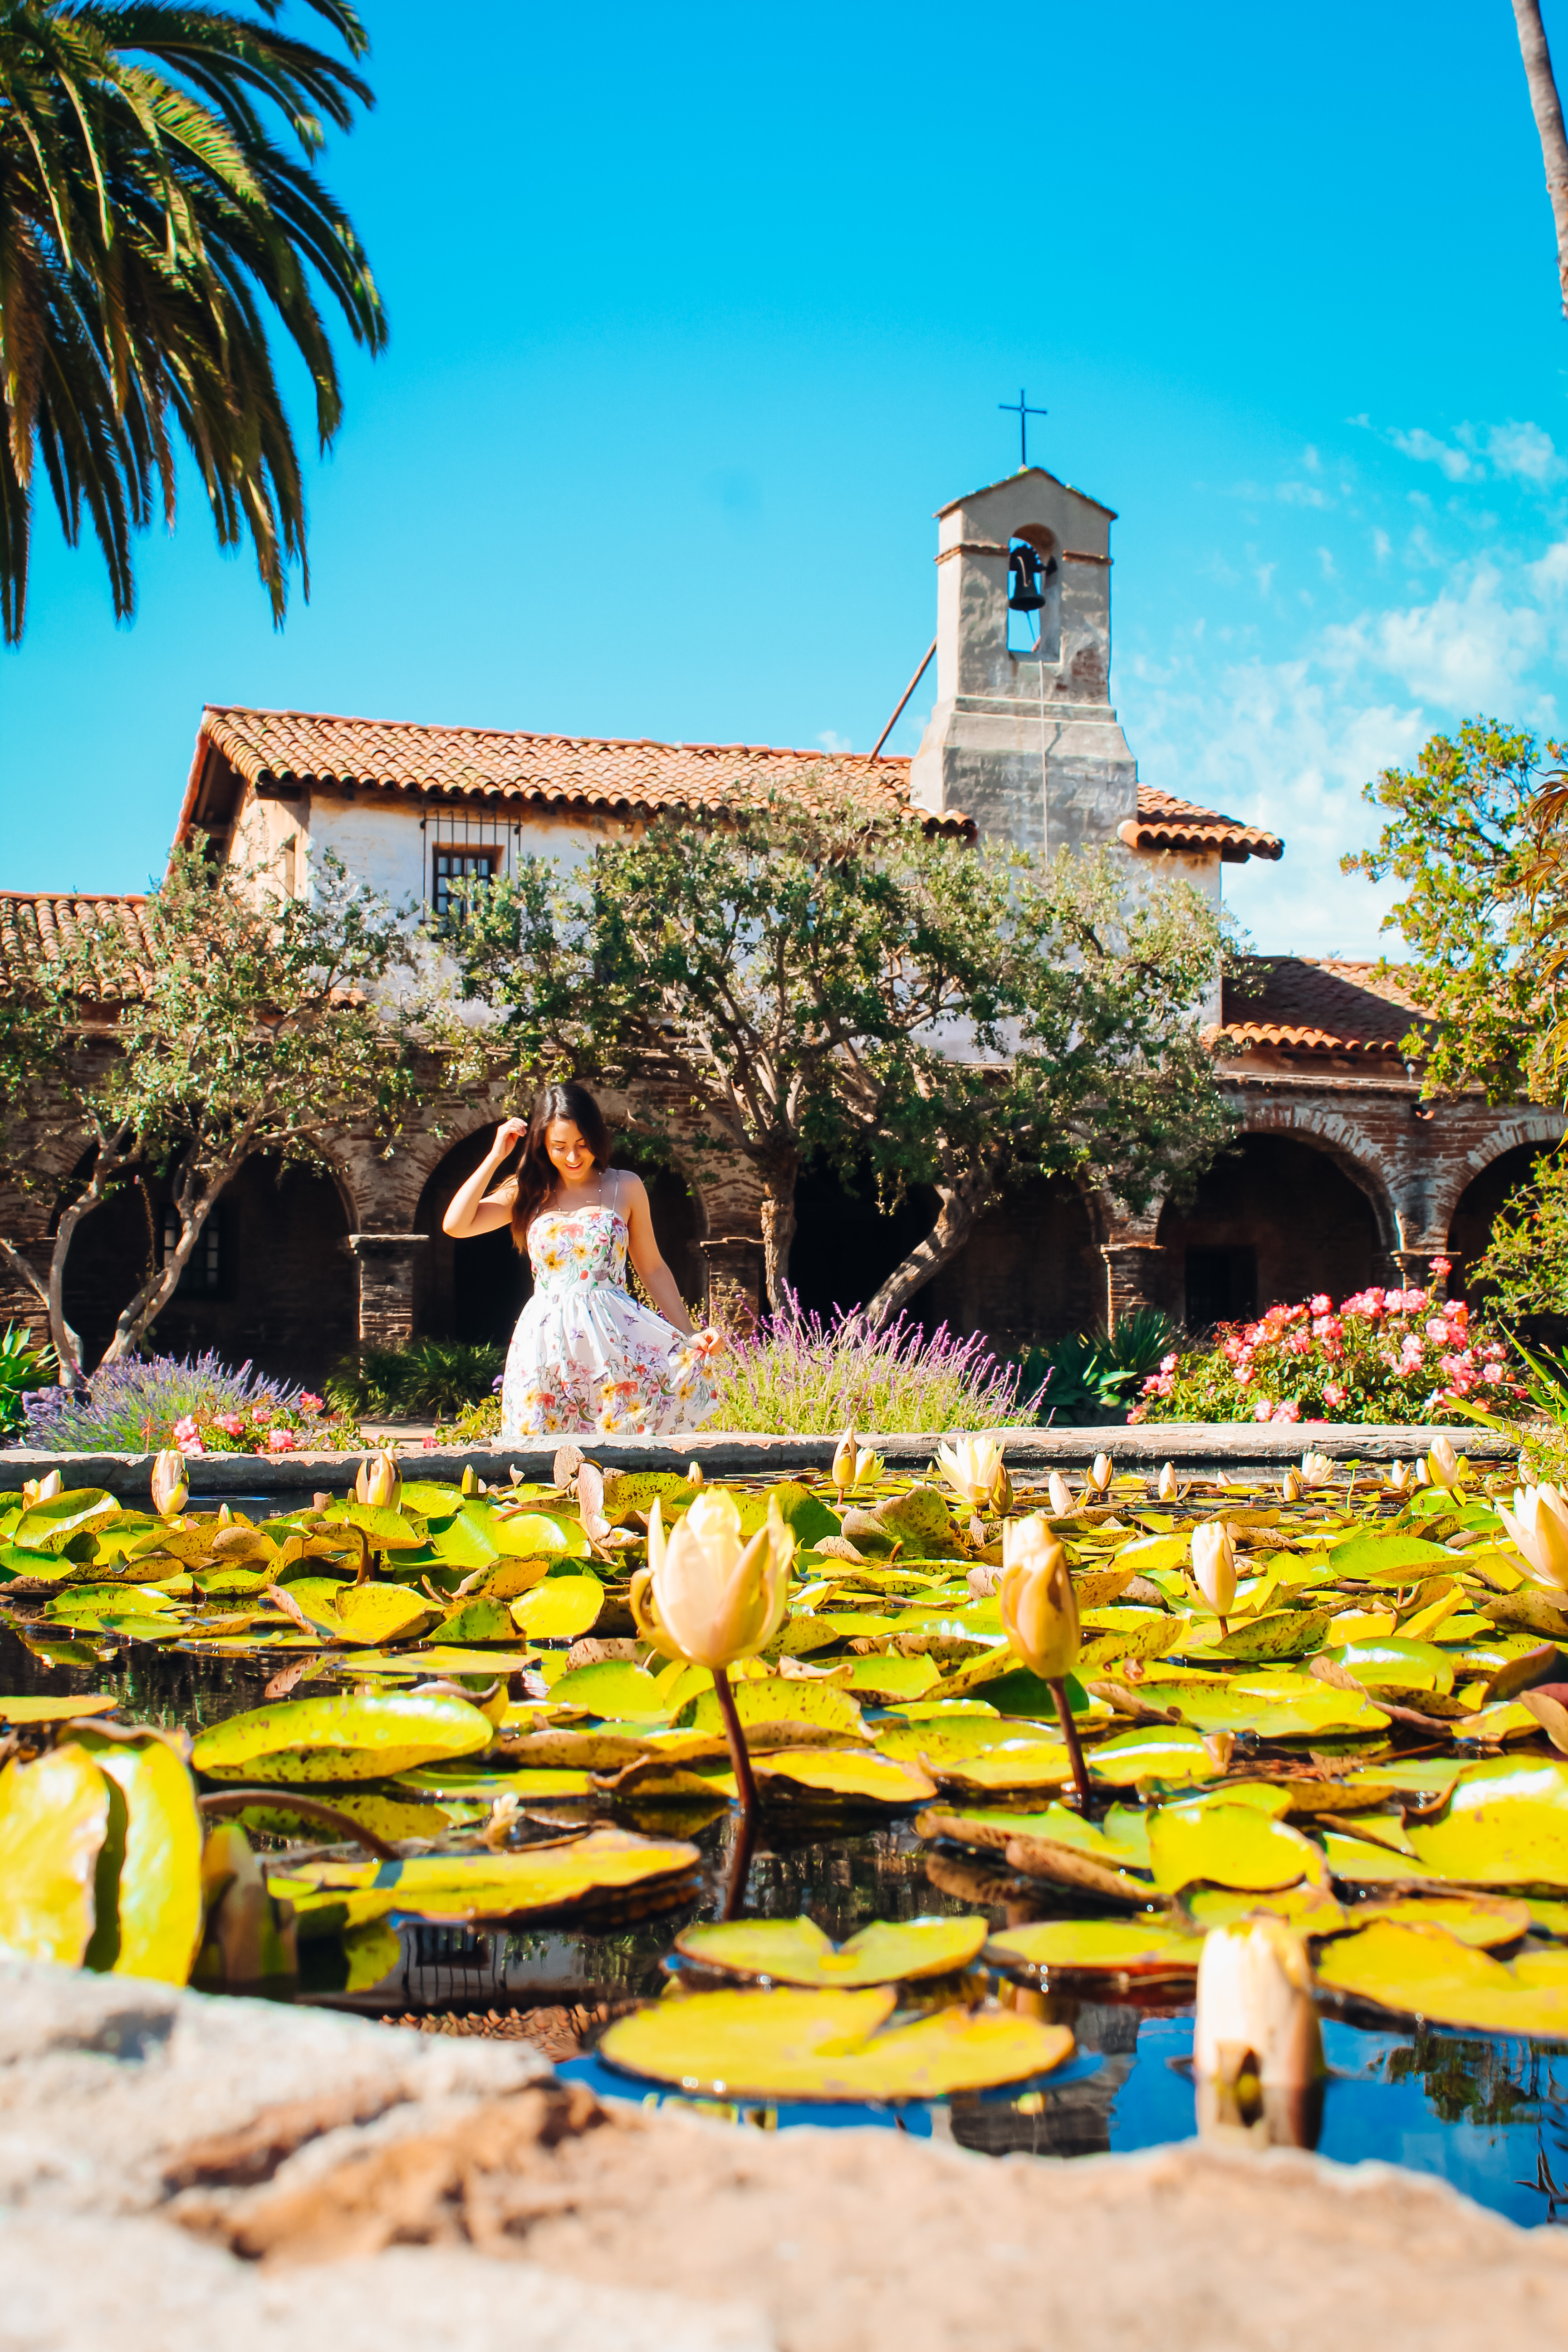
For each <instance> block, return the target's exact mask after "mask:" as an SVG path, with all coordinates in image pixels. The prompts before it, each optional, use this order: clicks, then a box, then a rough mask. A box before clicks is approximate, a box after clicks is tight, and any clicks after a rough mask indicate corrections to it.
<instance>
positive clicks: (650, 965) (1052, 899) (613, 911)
mask: <svg viewBox="0 0 1568 2352" xmlns="http://www.w3.org/2000/svg"><path fill="white" fill-rule="evenodd" d="M1221 947H1222V942H1221V935H1220V933H1219V931H1218V929H1216V927H1215V921H1214V919H1213V916H1212V914H1211V913H1210V911H1209V910H1208V908H1206V907H1205V905H1204V903H1203V902H1202V901H1201V900H1200V899H1199V898H1197V897H1196V895H1195V894H1194V892H1193V891H1192V890H1191V889H1190V888H1188V887H1185V886H1180V885H1178V886H1173V887H1166V888H1163V889H1161V890H1158V891H1156V892H1153V893H1152V894H1151V895H1149V896H1147V897H1142V898H1133V899H1131V900H1130V899H1129V897H1128V892H1127V877H1126V875H1125V871H1124V870H1123V869H1122V868H1121V867H1120V866H1112V864H1111V862H1110V860H1109V859H1108V858H1104V857H1075V856H1062V857H1060V858H1058V859H1057V860H1056V861H1055V862H1054V863H1053V864H1052V865H1051V866H1049V867H1048V868H1042V867H1039V866H1037V865H1035V864H1033V863H1032V862H1031V861H1030V860H1029V859H1028V858H1027V857H1026V856H1022V855H1021V854H1018V853H1015V852H1007V851H1003V850H1000V849H997V848H995V847H986V848H983V849H981V850H978V851H975V850H971V849H969V848H966V847H964V846H963V845H960V844H957V843H953V842H947V841H928V840H926V839H925V837H924V836H923V835H922V834H921V831H920V829H919V828H918V826H917V825H915V824H910V823H907V822H902V821H900V822H899V823H896V824H885V823H881V822H879V821H877V820H874V819H872V818H869V817H868V815H867V814H866V812H865V811H864V810H863V809H860V808H858V807H856V806H854V805H852V804H850V803H839V804H837V805H835V804H833V803H827V802H826V801H825V802H824V803H822V804H821V805H819V806H818V807H816V808H815V809H812V810H803V809H801V808H798V807H796V808H789V809H786V808H784V807H782V806H780V805H779V804H777V803H769V804H768V805H766V806H764V807H763V808H760V809H757V810H756V811H754V812H752V813H751V814H747V815H746V816H745V817H744V818H743V819H742V821H741V823H740V824H738V825H737V826H736V827H734V828H733V829H731V830H720V829H719V828H717V827H715V828H713V829H712V830H710V831H703V830H701V829H700V828H698V827H696V826H694V825H692V824H690V823H689V822H682V823H679V824H675V823H663V824H654V825H650V826H649V827H648V829H647V833H646V834H645V835H643V837H642V838H641V839H639V840H636V841H614V842H605V843H603V844H601V845H599V847H598V848H597V849H596V850H595V854H594V856H593V858H592V859H591V860H590V861H589V862H588V863H587V864H586V865H584V866H578V867H575V868H574V869H572V871H571V872H569V873H564V872H563V871H562V870H561V868H560V867H559V866H556V865H555V864H554V863H552V862H549V861H544V860H533V861H531V862H530V863H528V864H527V865H525V866H524V867H523V869H522V870H521V873H520V874H519V876H518V877H516V879H515V880H514V881H512V882H509V883H504V884H499V885H497V886H495V887H492V888H490V889H489V890H488V891H486V892H485V893H484V894H483V897H482V898H481V900H480V901H479V903H478V904H477V905H476V907H475V908H473V909H472V910H471V912H470V917H469V920H468V923H467V924H466V925H465V926H464V928H463V929H462V932H461V934H460V937H459V939H458V942H457V951H458V955H459V957H460V960H461V964H462V985H463V987H464V989H465V990H466V992H468V994H469V995H471V996H474V997H478V998H482V999H483V1000H484V1001H485V1002H487V1003H489V1005H490V1006H491V1007H492V1008H493V1009H494V1010H495V1011H496V1012H497V1013H498V1014H499V1015H500V1032H499V1034H500V1035H501V1036H502V1037H504V1039H505V1040H506V1042H507V1044H508V1045H509V1047H510V1053H511V1055H512V1058H513V1061H514V1063H515V1065H516V1066H517V1069H518V1071H519V1073H520V1074H525V1075H527V1076H530V1077H537V1076H540V1075H541V1074H542V1073H543V1072H546V1071H549V1070H552V1069H556V1068H564V1067H566V1066H570V1067H572V1068H574V1069H576V1070H578V1071H587V1070H593V1071H595V1072H597V1073H598V1074H599V1075H600V1076H603V1077H605V1078H606V1079H608V1080H610V1081H612V1082H615V1083H625V1082H626V1080H627V1079H629V1078H632V1077H634V1076H640V1077H643V1078H646V1079H649V1080H653V1081H657V1082H658V1083H661V1084H662V1085H664V1086H665V1087H670V1086H673V1087H675V1088H676V1089H677V1090H678V1091H679V1097H680V1099H681V1100H682V1101H683V1102H684V1103H686V1104H688V1105H689V1107H690V1108H691V1110H692V1111H693V1112H694V1113H695V1114H696V1118H697V1119H698V1121H699V1123H700V1127H701V1129H702V1131H703V1135H704V1139H705V1141H706V1144H707V1145H708V1146H709V1147H710V1148H711V1149H712V1150H714V1151H715V1152H719V1153H723V1154H728V1155H732V1156H736V1157H741V1158H743V1159H745V1160H750V1161H751V1163H752V1166H753V1167H754V1169H755V1170H756V1171H757V1173H758V1175H759V1177H760V1179H761V1181H762V1185H763V1239H764V1247H765V1261H766V1272H767V1288H768V1297H769V1300H770V1303H771V1304H772V1306H773V1307H774V1309H775V1311H777V1310H779V1309H782V1307H783V1306H784V1298H785V1294H786V1291H787V1287H788V1277H789V1251H790V1244H791V1240H792V1237H793V1234H794V1228H795V1206H794V1202H795V1181H796V1178H797V1175H798V1173H799V1170H800V1166H801V1163H802V1160H803V1159H804V1158H805V1157H806V1156H807V1155H808V1154H810V1155H815V1156H816V1158H817V1159H818V1160H820V1161H822V1162H823V1163H825V1164H826V1165H828V1166H835V1167H837V1168H839V1169H841V1170H847V1169H848V1168H850V1167H851V1166H853V1165H855V1164H857V1163H858V1162H860V1161H862V1160H869V1161H870V1163H871V1165H872V1167H873V1169H874V1170H875V1171H876V1175H877V1178H878V1181H879V1187H880V1189H881V1190H882V1192H883V1193H884V1195H885V1196H886V1197H888V1198H889V1200H896V1198H897V1197H898V1195H899V1193H900V1191H901V1189H902V1188H903V1187H905V1186H907V1185H910V1184H917V1183H918V1184H926V1183H929V1184H931V1185H933V1186H934V1187H935V1189H936V1192H937V1194H938V1197H939V1202H940V1204H941V1205H940V1213H939V1217H938V1223H937V1226H936V1228H935V1230H934V1232H933V1234H931V1235H930V1236H928V1238H927V1240H926V1241H925V1242H923V1243H921V1244H920V1246H919V1247H918V1248H917V1249H916V1250H915V1251H914V1252H913V1253H911V1255H910V1257H909V1258H908V1259H907V1260H906V1261H905V1263H904V1265H902V1266H900V1268H899V1269H898V1270H897V1271H896V1273H895V1274H894V1275H893V1276H892V1277H891V1278H890V1279H889V1282H888V1283H886V1284H885V1285H884V1286H883V1288H882V1289H881V1290H880V1291H879V1293H878V1295H877V1297H876V1298H875V1299H874V1300H873V1301H872V1302H871V1306H870V1308H869V1313H870V1316H871V1319H872V1320H873V1321H881V1320H883V1319H885V1318H887V1317H888V1316H889V1315H891V1314H894V1313H896V1312H897V1311H898V1309H899V1308H900V1307H901V1306H902V1305H903V1304H904V1303H905V1301H906V1300H907V1299H908V1298H909V1297H911V1296H912V1295H913V1293H914V1292H915V1291H916V1290H917V1289H918V1288H919V1287H920V1286H921V1283H923V1282H924V1281H926V1280H928V1279H929V1278H930V1276H931V1275H932V1274H933V1273H934V1272H935V1271H936V1270H937V1268H938V1267H939V1266H940V1265H942V1264H943V1263H945V1261H946V1260H947V1259H948V1258H949V1257H951V1256H952V1255H954V1254H955V1253H956V1251H957V1250H958V1249H959V1248H960V1247H962V1245H963V1242H964V1240H966V1239H967V1237H968V1234H969V1233H970V1232H971V1230H972V1229H973V1224H974V1222H975V1219H976V1218H977V1217H978V1216H979V1215H981V1214H982V1213H984V1210H985V1209H986V1208H987V1207H988V1206H989V1204H990V1203H991V1202H992V1201H994V1199H995V1198H996V1197H997V1196H998V1194H999V1193H1000V1192H1002V1190H1003V1189H1004V1188H1005V1186H1006V1185H1007V1184H1009V1183H1011V1182H1015V1181H1024V1180H1026V1179H1028V1178H1031V1177H1041V1176H1047V1175H1073V1176H1079V1177H1081V1178H1082V1179H1084V1181H1090V1182H1113V1183H1114V1186H1115V1189H1116V1191H1117V1192H1118V1194H1119V1195H1120V1196H1121V1198H1123V1199H1125V1200H1126V1201H1128V1202H1131V1203H1132V1204H1133V1205H1138V1204H1141V1203H1142V1202H1146V1201H1147V1200H1148V1199H1150V1198H1151V1197H1152V1194H1153V1193H1154V1192H1155V1191H1156V1190H1158V1189H1160V1188H1162V1187H1163V1186H1165V1185H1167V1184H1169V1183H1171V1182H1173V1181H1179V1180H1180V1178H1181V1177H1182V1175H1183V1174H1184V1173H1185V1172H1186V1171H1189V1170H1190V1169H1192V1168H1193V1167H1194V1165H1196V1164H1199V1163H1201V1162H1202V1161H1203V1160H1206V1159H1207V1158H1208V1156H1209V1155H1210V1154H1211V1153H1212V1151H1213V1150H1214V1149H1215V1147H1216V1145H1217V1144H1218V1143H1219V1142H1220V1141H1222V1140H1223V1139H1224V1138H1225V1136H1226V1134H1227V1133H1228V1131H1229V1118H1228V1114H1227V1113H1226V1110H1225V1108H1224V1107H1223V1106H1222V1104H1221V1101H1220V1098H1219V1097H1218V1094H1217V1092H1216V1090H1215V1085H1214V1079H1213V1074H1212V1069H1211V1066H1210V1062H1209V1057H1208V1055H1207V1053H1206V1051H1205V1048H1204V1046H1203V1045H1202V1044H1201V1042H1200V1038H1199V1034H1198V1021H1199V1015H1200V1008H1201V1004H1202V1002H1203V999H1204V996H1205V992H1206V991H1207V989H1208V987H1209V986H1210V985H1211V983H1212V981H1213V978H1214V973H1215V967H1216V964H1217V962H1218V961H1219V959H1220V955H1221ZM955 1036H956V1037H958V1038H960V1039H962V1040H963V1041H964V1043H965V1044H966V1045H967V1046H968V1048H969V1051H968V1052H967V1053H966V1054H964V1055H955V1054H953V1053H952V1051H951V1050H950V1049H951V1046H952V1041H953V1039H954V1037H955Z"/></svg>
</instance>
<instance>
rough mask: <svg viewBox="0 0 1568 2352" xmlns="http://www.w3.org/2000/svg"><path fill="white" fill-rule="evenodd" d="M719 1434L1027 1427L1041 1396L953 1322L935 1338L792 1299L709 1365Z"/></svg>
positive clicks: (901, 1323) (900, 1322) (713, 1424)
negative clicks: (804, 1308)
mask: <svg viewBox="0 0 1568 2352" xmlns="http://www.w3.org/2000/svg"><path fill="white" fill-rule="evenodd" d="M708 1377H709V1378H710V1380H711V1381H712V1382H713V1385H714V1389H715V1391H716V1399H715V1405H714V1411H713V1416H712V1420H711V1421H710V1423H709V1426H710V1428H712V1429H740V1430H762V1431H766V1432H770V1433H772V1432H775V1431H776V1432H780V1433H795V1434H796V1435H801V1436H810V1435H816V1436H826V1437H834V1436H837V1433H838V1432H839V1431H840V1430H841V1429H843V1428H845V1427H846V1426H847V1425H848V1424H850V1423H853V1425H854V1426H855V1427H856V1428H857V1429H860V1430H868V1431H875V1432H878V1433H881V1434H888V1435H890V1434H892V1433H894V1432H897V1431H911V1432H916V1433H921V1434H923V1433H925V1432H926V1431H928V1430H948V1429H1026V1428H1028V1427H1029V1426H1030V1424H1031V1423H1033V1422H1034V1420H1035V1417H1036V1414H1037V1411H1038V1408H1039V1403H1040V1398H1039V1395H1038V1393H1036V1394H1035V1395H1032V1396H1024V1395H1021V1394H1020V1373H1019V1368H1018V1366H1017V1365H1016V1364H1002V1363H998V1361H997V1360H996V1358H995V1357H994V1355H993V1354H992V1353H991V1350H990V1349H989V1348H988V1347H987V1346H986V1344H985V1342H984V1339H983V1338H982V1337H981V1335H980V1334H979V1333H978V1332H976V1333H974V1334H973V1335H972V1336H971V1337H970V1338H969V1339H954V1338H953V1337H952V1333H951V1332H950V1331H949V1330H948V1328H947V1326H946V1324H945V1323H942V1324H939V1326H938V1327H937V1328H936V1330H934V1331H933V1332H931V1335H930V1336H929V1338H928V1336H927V1335H926V1333H925V1331H924V1330H923V1329H922V1328H921V1325H920V1324H918V1323H906V1321H905V1320H904V1318H903V1316H902V1315H900V1316H898V1317H897V1318H895V1319H894V1320H893V1321H892V1322H890V1323H884V1324H883V1325H882V1326H881V1327H880V1328H879V1329H873V1328H872V1327H871V1326H870V1325H869V1324H868V1322H867V1321H866V1319H865V1317H864V1315H862V1314H861V1313H859V1312H858V1310H856V1311H849V1310H846V1309H844V1308H842V1307H840V1308H838V1309H837V1310H836V1312H835V1314H834V1316H833V1318H832V1320H831V1321H830V1322H827V1323H825V1322H824V1321H823V1319H822V1318H821V1317H820V1316H819V1315H805V1314H803V1313H802V1312H801V1309H800V1307H799V1305H798V1303H797V1302H796V1301H795V1299H794V1297H792V1298H791V1301H790V1304H789V1305H788V1306H787V1307H784V1308H783V1309H781V1311H780V1312H779V1313H778V1314H777V1315H765V1316H764V1317H763V1319H762V1321H761V1322H760V1323H759V1324H757V1326H756V1327H755V1328H754V1329H753V1330H752V1331H750V1332H737V1333H731V1344H730V1346H729V1347H728V1349H725V1350H724V1352H723V1353H722V1354H721V1355H718V1356H715V1357H714V1358H713V1360H712V1361H711V1363H710V1366H709V1372H708Z"/></svg>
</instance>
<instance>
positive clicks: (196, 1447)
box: [182, 1437, 207, 1461]
mask: <svg viewBox="0 0 1568 2352" xmlns="http://www.w3.org/2000/svg"><path fill="white" fill-rule="evenodd" d="M206 1450H207V1449H206V1447H205V1445H204V1444H202V1441H201V1439H200V1438H199V1437H193V1438H192V1440H191V1442H190V1444H188V1445H186V1446H184V1447H183V1448H182V1451H183V1452H184V1454H187V1455H188V1456H189V1457H190V1459H191V1460H192V1461H195V1459H196V1457H197V1456H198V1455H199V1454H205V1452H206Z"/></svg>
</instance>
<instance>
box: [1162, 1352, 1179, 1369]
mask: <svg viewBox="0 0 1568 2352" xmlns="http://www.w3.org/2000/svg"><path fill="white" fill-rule="evenodd" d="M1175 1369H1176V1359H1175V1357H1174V1356H1173V1355H1172V1356H1162V1357H1161V1359H1160V1370H1162V1371H1163V1372H1173V1371H1174V1370H1175Z"/></svg>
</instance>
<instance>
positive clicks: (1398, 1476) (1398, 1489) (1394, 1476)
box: [1383, 1462, 1415, 1495]
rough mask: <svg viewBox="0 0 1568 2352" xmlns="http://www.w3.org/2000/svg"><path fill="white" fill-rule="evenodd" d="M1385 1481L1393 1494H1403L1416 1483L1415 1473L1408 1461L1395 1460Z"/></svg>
mask: <svg viewBox="0 0 1568 2352" xmlns="http://www.w3.org/2000/svg"><path fill="white" fill-rule="evenodd" d="M1383 1483H1384V1486H1386V1487H1387V1488H1388V1491H1389V1493H1390V1494H1391V1495H1403V1494H1405V1493H1407V1492H1408V1490H1409V1489H1410V1487H1412V1486H1414V1485H1415V1471H1414V1470H1413V1469H1412V1468H1411V1466H1410V1465H1409V1463H1408V1462H1394V1463H1393V1464H1391V1465H1390V1466H1389V1472H1388V1475H1387V1477H1386V1478H1385V1479H1384V1482H1383Z"/></svg>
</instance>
